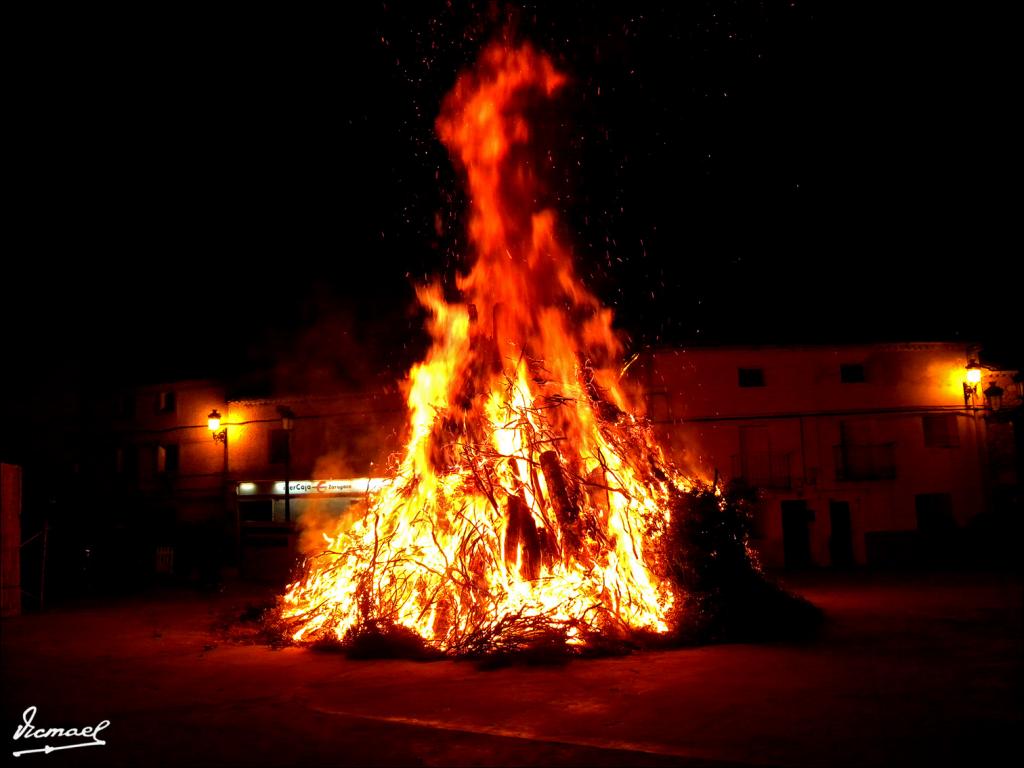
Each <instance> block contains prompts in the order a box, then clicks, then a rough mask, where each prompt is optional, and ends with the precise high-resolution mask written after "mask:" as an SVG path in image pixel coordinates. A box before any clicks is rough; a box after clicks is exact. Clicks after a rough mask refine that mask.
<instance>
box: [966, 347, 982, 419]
mask: <svg viewBox="0 0 1024 768" xmlns="http://www.w3.org/2000/svg"><path fill="white" fill-rule="evenodd" d="M980 382H981V365H979V364H978V361H977V360H975V359H974V358H973V357H972V358H971V359H970V360H969V361H968V362H967V375H966V378H965V381H964V407H965V408H966V407H967V406H969V405H970V404H971V402H972V401H973V399H974V398H975V397H976V396H977V394H978V384H979V383H980Z"/></svg>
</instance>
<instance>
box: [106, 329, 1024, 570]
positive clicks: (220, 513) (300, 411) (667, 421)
mask: <svg viewBox="0 0 1024 768" xmlns="http://www.w3.org/2000/svg"><path fill="white" fill-rule="evenodd" d="M974 356H975V352H974V350H972V349H969V348H968V347H966V346H964V345H955V344H873V345H863V346H842V347H836V346H830V347H824V346H821V347H716V348H696V349H686V350H683V349H656V350H650V351H648V352H645V353H643V354H642V355H640V356H639V357H638V358H637V359H636V360H635V361H634V362H633V364H632V365H631V366H630V367H629V369H628V376H627V381H628V382H630V384H631V385H632V386H633V387H634V388H635V394H636V396H637V398H638V400H639V401H642V402H643V403H645V404H646V412H647V416H648V418H649V419H650V420H651V421H652V423H653V425H654V428H655V430H656V432H657V433H658V436H659V438H660V440H661V442H662V444H663V445H664V446H665V448H666V450H667V452H668V453H669V455H670V456H671V457H672V458H673V459H674V460H675V461H676V462H677V463H678V464H679V465H680V466H681V467H682V468H683V469H684V470H685V471H686V472H689V473H691V474H693V475H697V476H700V477H702V478H704V479H706V480H707V481H708V482H718V483H720V484H724V483H726V482H730V481H734V480H738V481H742V483H743V484H744V485H745V486H747V487H749V488H750V489H752V491H753V492H754V493H755V494H756V498H757V499H758V501H757V503H756V505H755V514H754V520H753V543H754V545H755V547H756V548H757V550H758V552H759V554H760V557H761V559H762V561H763V562H764V563H765V564H766V565H768V566H786V567H804V566H852V565H857V564H892V563H908V564H909V563H914V562H919V561H920V560H921V557H922V554H923V553H926V552H925V550H927V549H928V548H929V547H931V548H932V549H934V548H935V547H939V548H940V549H941V547H947V548H948V547H953V548H956V547H958V546H960V544H958V541H959V540H960V539H961V538H962V534H964V532H969V531H971V530H973V529H975V528H977V527H978V526H979V524H980V523H983V522H984V521H985V520H987V519H991V518H992V515H993V514H994V513H999V514H1003V515H1004V516H1005V515H1007V514H1018V515H1019V496H1016V495H1015V494H1017V493H1018V490H1017V489H1018V488H1019V485H1018V479H1019V456H1020V454H1021V451H1020V450H1019V445H1020V434H1019V432H1015V431H1014V421H1013V418H1019V415H1020V413H1021V397H1020V382H1019V377H1018V378H1017V379H1016V380H1015V379H1014V378H1013V374H1014V372H1012V371H1004V370H995V369H992V368H984V367H981V366H977V367H976V368H975V367H974V366H975V364H974V363H973V362H972V360H973V358H974ZM969 366H970V367H971V368H974V370H976V374H975V376H977V377H979V378H980V380H979V381H977V382H976V383H975V382H968V384H969V387H967V388H965V381H967V379H968V377H969V375H970V374H969ZM998 390H1002V396H1001V402H995V400H994V399H993V395H994V394H995V393H996V392H997V391H998ZM986 393H987V394H986ZM103 402H104V405H103V407H102V408H100V410H99V412H98V413H97V414H96V415H95V418H94V424H96V425H98V426H97V427H96V429H95V430H94V431H93V434H95V435H100V437H99V438H96V439H94V440H93V443H94V447H95V450H94V451H93V453H94V454H95V455H94V456H93V457H92V466H93V468H94V470H95V472H94V475H95V477H96V478H97V479H96V481H95V483H94V489H95V490H94V491H93V493H92V495H93V497H94V499H96V500H97V502H96V504H95V506H97V507H98V508H100V509H102V512H101V513H100V514H101V515H104V516H106V517H107V518H108V519H111V520H113V521H114V525H113V526H112V527H111V530H112V531H114V534H113V536H112V538H110V540H109V544H108V550H110V551H114V552H135V553H137V558H138V562H136V563H132V564H126V563H121V564H119V565H118V566H117V567H118V568H120V569H122V570H125V569H130V568H134V569H136V570H139V569H143V570H145V569H149V570H150V571H156V572H157V573H165V574H173V575H175V576H176V577H181V578H185V579H188V580H191V581H196V580H198V581H214V580H216V578H218V576H219V575H220V574H222V573H223V572H224V571H225V569H228V570H235V569H237V571H238V572H239V573H240V574H241V575H242V576H243V577H245V578H252V579H272V580H275V581H282V580H284V579H286V578H287V575H288V573H289V570H290V568H291V567H292V566H293V564H294V563H295V560H296V553H297V552H298V551H299V550H300V549H301V544H302V542H301V541H300V536H301V535H303V534H302V531H303V530H306V529H310V530H314V531H315V530H318V529H319V528H320V527H321V526H303V525H301V524H300V523H301V521H302V520H303V519H304V518H305V519H306V521H307V522H309V521H310V519H311V517H312V519H316V520H317V521H320V522H327V523H330V522H331V521H334V520H340V519H342V518H343V517H344V516H345V515H346V513H347V512H348V510H349V508H350V507H351V505H352V504H353V503H355V502H357V501H358V500H360V499H362V498H364V497H365V494H366V491H367V490H368V489H369V488H371V487H372V484H373V482H374V479H375V478H379V477H381V476H386V475H387V465H388V461H389V456H391V455H392V454H393V452H394V451H396V450H397V449H398V448H399V446H400V445H401V443H402V440H403V437H404V435H403V434H402V430H403V428H404V426H405V407H404V403H403V398H402V396H401V394H400V392H399V391H398V390H397V388H391V389H381V390H378V391H362V392H335V393H330V394H322V395H310V394H296V395H289V396H284V395H282V396H275V397H267V398H256V399H253V398H250V399H246V398H238V397H231V396H229V395H228V394H227V390H226V389H225V386H224V385H223V384H220V383H218V382H213V381H200V380H196V381H179V382H174V383H169V384H164V385H154V386H149V387H143V388H140V389H135V390H132V391H126V392H121V393H114V394H112V395H110V396H109V397H107V398H106V399H105V400H104V401H103ZM1011 417H1013V418H1011ZM1015 505H1016V506H1015Z"/></svg>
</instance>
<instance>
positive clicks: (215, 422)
mask: <svg viewBox="0 0 1024 768" xmlns="http://www.w3.org/2000/svg"><path fill="white" fill-rule="evenodd" d="M206 426H207V427H209V429H210V436H211V437H213V439H214V440H215V441H217V442H218V443H225V442H226V441H227V439H228V429H227V427H224V428H223V429H221V426H220V412H219V411H218V410H217V409H216V408H214V409H213V410H212V411H210V413H209V414H207V416H206Z"/></svg>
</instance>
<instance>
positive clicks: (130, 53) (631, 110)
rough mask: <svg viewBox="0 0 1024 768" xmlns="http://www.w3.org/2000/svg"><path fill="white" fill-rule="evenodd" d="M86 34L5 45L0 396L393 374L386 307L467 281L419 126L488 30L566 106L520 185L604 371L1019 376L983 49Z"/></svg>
mask: <svg viewBox="0 0 1024 768" xmlns="http://www.w3.org/2000/svg"><path fill="white" fill-rule="evenodd" d="M87 13H88V14H89V15H88V16H77V17H72V16H62V17H56V16H52V17H48V18H45V19H35V20H33V21H32V22H27V23H26V24H25V26H24V28H23V30H22V35H21V36H22V38H23V40H24V41H26V43H27V44H26V45H25V46H24V51H25V53H24V56H23V58H21V59H20V61H19V62H18V66H17V71H16V74H15V79H16V80H17V84H18V91H19V95H20V96H22V97H23V98H24V102H25V108H24V109H23V110H21V111H20V114H19V115H18V118H19V120H20V122H21V123H22V124H23V125H24V127H25V129H26V142H25V151H24V153H23V157H22V160H23V161H25V165H26V168H27V170H28V173H27V174H26V175H25V177H24V179H22V180H21V181H20V182H19V186H18V190H17V191H18V193H19V194H18V195H17V197H18V200H17V203H16V208H15V211H14V213H15V214H16V220H18V221H20V223H21V224H22V226H26V230H25V231H26V236H25V237H24V238H21V237H19V238H17V240H16V241H15V242H13V243H9V247H8V252H7V259H6V262H7V263H6V265H5V271H7V272H8V277H10V278H11V279H10V282H9V283H8V286H7V290H5V305H4V314H5V319H4V327H5V333H6V335H8V336H10V335H11V334H12V333H13V335H14V337H15V339H14V343H15V351H14V352H13V353H12V354H13V358H8V359H9V360H10V359H16V360H17V361H18V366H17V369H18V370H19V371H22V372H25V373H26V374H27V375H26V377H25V379H24V380H23V381H28V382H38V381H57V382H60V384H61V386H74V382H77V381H83V380H90V381H93V382H95V383H99V384H101V385H102V384H103V383H104V382H110V383H114V384H125V383H132V382H137V381H138V382H142V381H153V380H159V379H167V378H178V377H189V376H209V375H224V374H227V375H235V374H238V373H243V372H245V371H246V370H247V369H249V368H260V367H264V368H266V367H274V368H276V369H277V370H278V373H279V375H283V376H284V378H285V384H284V385H283V387H285V388H287V387H289V386H291V387H293V388H295V389H302V388H303V387H304V386H307V385H308V384H309V382H308V381H305V379H306V378H310V377H313V375H314V373H313V372H316V371H323V372H325V373H324V377H325V378H326V379H330V378H331V377H335V378H337V379H339V380H342V381H343V383H351V384H353V385H357V384H359V383H360V382H361V381H362V380H365V379H366V378H367V377H370V378H372V377H373V376H375V375H380V374H381V372H383V376H384V377H385V378H386V377H388V376H390V377H391V378H395V377H397V376H399V375H401V373H402V372H403V371H404V370H405V368H406V366H407V365H408V364H409V362H411V361H412V360H414V359H415V358H416V355H417V354H418V352H419V350H420V349H421V346H422V337H421V335H420V333H419V327H420V322H421V319H422V318H421V317H420V316H419V315H418V314H417V312H416V311H415V309H414V308H413V298H412V297H413V291H412V286H413V285H414V284H416V283H417V282H422V281H424V280H425V279H427V278H429V277H431V276H433V275H437V274H442V273H447V274H451V271H452V269H453V268H455V267H456V266H457V265H458V264H460V263H464V258H465V255H466V254H465V250H464V241H463V236H462V225H463V222H464V217H463V205H464V200H463V198H462V192H461V190H460V188H459V184H458V178H457V175H456V173H455V171H454V169H453V168H452V166H451V164H450V163H449V161H448V158H447V156H446V153H445V151H444V149H443V148H442V147H441V145H440V143H439V142H438V141H437V139H436V138H435V136H434V132H433V122H434V119H435V117H436V115H437V112H438V108H439V105H440V101H441V98H442V97H443V95H444V93H445V92H446V91H447V90H448V88H449V87H450V86H451V85H452V83H453V82H454V80H455V77H456V74H457V73H458V72H459V71H460V70H461V69H463V68H465V67H467V66H469V65H470V64H471V63H472V62H473V60H474V58H475V56H476V53H477V52H478V51H479V49H480V48H481V46H482V45H483V44H484V43H485V42H486V41H488V40H490V39H491V38H493V37H494V36H495V35H497V34H500V33H501V31H502V30H503V29H511V30H513V33H514V34H515V36H517V37H518V38H519V39H525V40H530V41H532V42H533V43H534V44H535V45H536V46H538V47H539V48H541V49H543V50H545V51H547V52H549V53H550V54H551V55H552V57H553V58H554V59H555V61H556V62H557V64H558V66H559V67H560V68H561V69H562V70H563V71H565V72H566V73H568V74H569V75H570V77H571V82H570V84H569V86H568V88H566V89H565V93H564V94H563V96H562V99H561V101H560V102H559V104H558V109H559V112H558V114H559V115H560V118H559V121H558V122H557V124H554V123H553V124H552V125H551V126H549V129H550V130H548V131H547V135H548V136H549V138H550V140H551V141H552V142H554V144H555V146H553V147H552V149H553V152H554V156H555V158H556V162H557V166H558V172H557V174H556V175H555V176H554V177H553V178H552V179H550V180H549V182H550V184H551V185H552V187H553V189H554V190H555V191H556V194H557V198H558V200H559V203H560V206H561V211H560V214H561V216H562V220H563V223H564V225H565V227H566V234H567V237H568V238H569V239H570V241H571V242H572V243H573V245H574V248H575V252H576V254H577V258H578V262H579V265H580V269H579V271H580V273H581V274H582V275H584V276H585V277H586V279H587V281H588V282H589V284H590V285H591V287H592V288H593V289H594V290H595V291H596V292H597V293H598V294H599V295H600V296H601V297H602V298H603V299H604V300H605V301H606V302H607V303H608V304H610V305H612V306H613V307H615V308H616V311H617V317H618V324H619V326H620V327H621V328H622V329H623V331H624V332H625V333H627V334H628V335H629V338H630V340H631V342H630V343H631V346H632V347H633V348H638V347H640V346H642V345H645V344H660V343H677V344H693V343H704V342H712V343H713V342H734V343H775V342H804V341H807V342H834V341H860V340H876V339H877V340H889V339H897V340H898V339H905V340H932V339H934V340H968V339H977V340H980V341H982V342H985V343H987V344H988V345H989V346H990V348H991V349H992V350H993V351H996V350H998V351H1001V352H1003V353H1004V354H1005V353H1006V352H1007V351H1009V352H1010V353H1011V354H1012V353H1014V352H1019V349H1017V348H1016V347H1015V345H1014V342H1013V339H1012V337H1013V336H1014V335H1015V334H1016V331H1017V329H1016V324H1018V320H1019V308H1017V307H1015V305H1014V300H1015V297H1014V293H1013V291H1012V288H1011V281H1010V280H1009V279H1008V270H1009V269H1010V268H1011V265H1012V260H1013V258H1014V255H1013V254H1014V253H1015V252H1019V250H1020V248H1019V238H1017V237H1016V236H1014V237H1013V238H1012V239H1011V238H1010V233H1009V221H1010V215H1011V208H1010V205H1011V200H1010V198H1009V197H1006V196H1004V194H1003V189H1002V183H1001V182H1000V179H1001V178H1002V177H1003V176H1004V175H1006V174H1008V173H1009V171H1008V170H1006V169H1007V168H1008V165H1007V162H1008V154H1007V150H1006V148H1007V147H1008V146H1009V136H1010V130H1011V129H1010V123H1009V121H1008V119H1007V116H1008V114H1009V110H1010V103H1009V102H1010V98H1009V94H1010V90H1007V89H1006V88H1005V82H1006V80H1008V74H1006V73H1007V72H1008V70H1007V69H1006V68H1005V67H1004V59H1008V57H1009V54H1008V49H1007V48H1005V47H1003V46H1001V44H1000V42H999V40H997V39H996V38H995V37H994V34H995V30H996V29H997V28H998V27H999V26H1000V25H999V24H998V21H997V20H995V19H989V18H982V17H971V18H967V17H964V16H959V15H954V14H948V15H942V16H941V17H940V16H937V15H936V16H924V15H917V14H916V13H915V14H911V13H909V12H907V13H905V14H904V15H903V16H898V15H897V16H893V15H892V13H891V11H889V10H878V12H877V15H875V16H869V12H868V11H866V10H861V11H860V12H859V15H858V16H857V17H856V18H852V17H851V18H843V17H839V16H831V15H830V16H829V17H827V18H826V17H825V16H823V15H821V14H820V13H819V6H818V5H816V4H813V3H808V2H803V1H802V0H796V1H795V2H767V1H766V2H760V3H742V2H732V3H725V2H718V3H716V2H688V3H679V4H675V3H673V4H664V3H659V4H653V5H650V6H647V7H641V6H638V5H637V4H635V3H620V4H616V5H612V4H605V3H586V2H569V3H557V4H555V3H551V4H545V5H543V6H540V7H534V6H532V5H528V4H519V5H508V6H501V5H498V4H491V3H473V4H460V5H459V6H458V7H457V8H451V7H449V6H448V5H447V4H443V3H415V4H409V7H402V6H399V5H392V4H390V3H388V4H386V5H380V4H375V3H368V4H366V7H364V8H363V9H362V10H361V11H360V12H359V13H350V12H349V11H348V10H347V9H346V10H345V12H344V13H343V14H342V13H340V12H336V13H334V14H332V15H330V16H327V17H312V16H309V17H307V16H304V15H300V14H295V15H289V16H287V17H284V16H278V15H276V14H270V15H256V12H254V11H250V10H248V9H246V10H245V11H239V12H238V13H237V15H228V14H226V13H221V14H220V15H207V14H203V15H197V16H172V15H167V16H162V15H157V14H155V13H153V14H151V15H146V16H139V17H128V18H126V17H124V16H120V15H119V16H110V17H106V18H104V17H97V16H96V15H95V11H93V10H91V9H90V10H89V11H87ZM931 13H933V14H934V13H936V12H934V11H932V12H931ZM168 14H170V11H168ZM11 286H17V287H15V288H14V290H13V294H14V296H13V297H12V295H11V294H12V291H11ZM5 367H6V366H5ZM18 378H20V377H18ZM9 383H10V382H8V385H9ZM33 386H34V384H33Z"/></svg>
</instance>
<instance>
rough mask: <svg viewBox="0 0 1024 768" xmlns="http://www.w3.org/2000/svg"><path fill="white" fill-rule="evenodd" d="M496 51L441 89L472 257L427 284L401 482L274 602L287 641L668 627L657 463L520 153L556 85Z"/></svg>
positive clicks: (461, 646)
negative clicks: (465, 201)
mask: <svg viewBox="0 0 1024 768" xmlns="http://www.w3.org/2000/svg"><path fill="white" fill-rule="evenodd" d="M563 82H564V78H563V77H562V76H561V75H560V74H558V73H557V72H556V71H555V69H554V67H553V66H552V65H551V62H550V61H549V60H548V59H547V58H546V57H544V56H541V55H540V54H538V53H536V52H534V51H533V50H532V49H530V48H529V47H523V48H517V49H512V48H508V47H504V46H492V47H491V48H489V49H487V51H485V53H484V54H483V56H482V57H481V60H480V62H479V64H478V66H477V68H476V69H475V70H474V71H472V72H470V73H467V74H464V75H462V76H461V77H460V78H459V80H458V82H457V83H456V86H455V88H454V89H453V91H452V92H451V94H449V96H448V98H447V99H446V101H445V105H444V108H443V111H442V115H441V117H440V118H439V119H438V133H439V135H440V136H441V138H442V140H443V141H444V142H445V143H446V144H447V146H448V148H449V150H450V151H451V153H452V155H453V157H454V158H455V160H456V162H457V163H459V164H460V165H461V166H462V169H463V171H464V172H465V175H466V179H467V182H468V185H469V193H470V194H469V198H470V200H471V201H472V204H471V205H472V207H471V211H470V213H471V216H470V243H471V245H472V247H473V253H474V256H475V259H474V261H473V267H472V269H471V270H470V271H469V273H468V274H466V275H464V276H460V277H459V279H458V289H459V298H458V300H456V301H451V300H446V299H445V296H444V295H443V292H442V291H441V289H440V288H439V287H437V286H432V287H427V288H423V289H421V290H420V292H419V298H420V301H421V302H422V303H423V305H424V306H425V307H426V308H427V309H428V310H429V312H430V315H431V321H430V323H429V330H430V333H431V335H432V338H433V343H432V346H431V348H430V350H429V352H428V353H427V355H426V357H425V359H424V360H423V361H422V362H421V363H419V364H417V365H416V366H414V367H413V369H412V370H411V371H410V374H409V378H408V381H407V383H406V397H407V405H408V411H409V429H408V435H409V436H408V441H407V443H406V446H405V450H404V452H403V454H402V456H401V457H399V459H398V461H397V465H396V471H395V476H394V479H393V480H392V481H391V482H390V483H388V484H387V485H385V486H383V487H381V488H379V489H378V490H376V491H375V492H373V493H371V494H370V495H369V498H368V503H367V507H366V514H365V516H364V517H362V519H360V520H359V521H358V522H357V523H356V524H355V525H353V526H352V527H351V528H350V529H349V530H345V531H329V532H325V534H324V542H325V550H324V551H323V552H321V553H317V554H315V555H314V556H312V557H310V559H309V560H308V562H307V569H306V573H305V574H304V576H303V577H302V578H301V579H300V580H299V581H298V582H296V583H295V584H293V585H291V586H290V588H289V590H288V592H287V594H286V595H285V598H284V609H283V611H282V614H281V615H282V618H283V619H284V620H285V622H286V623H287V624H289V625H290V626H291V627H292V632H293V637H294V639H295V640H299V641H308V640H314V639H318V638H334V639H337V640H341V641H344V640H346V639H348V638H350V637H351V634H352V633H353V632H357V631H359V630H362V629H366V628H367V627H378V628H379V627H401V628H404V630H406V631H409V632H412V633H415V635H417V636H418V637H419V638H422V640H423V641H424V642H426V643H427V644H429V645H430V646H432V647H433V648H436V649H438V650H440V651H443V652H448V653H457V654H472V653H484V652H487V651H491V650H500V649H505V648H515V647H518V646H521V645H522V644H525V643H529V642H531V641H532V640H535V639H537V638H541V637H545V636H547V637H551V636H555V637H559V638H562V640H563V641H564V642H566V643H570V644H585V643H588V642H590V641H591V640H593V639H594V638H595V637H597V636H602V637H609V636H610V637H623V636H628V635H629V634H631V633H633V632H636V631H650V632H664V631H666V630H667V629H668V626H669V622H670V620H671V615H672V609H673V606H674V604H675V602H676V596H675V595H674V594H673V590H672V586H671V582H670V579H669V577H668V570H669V568H668V566H667V559H668V558H667V555H666V552H665V551H664V550H665V539H666V535H665V534H666V531H667V528H668V524H669V512H668V510H669V509H671V507H672V505H671V503H670V498H669V497H670V494H671V493H672V492H673V488H685V487H686V486H687V485H688V484H687V481H686V480H685V479H684V478H682V477H680V476H679V475H678V474H677V473H676V472H675V470H674V469H672V467H671V466H669V465H668V464H667V463H666V462H665V460H664V458H663V456H662V453H661V451H660V449H659V448H658V447H657V445H656V443H655V442H654V440H653V437H652V435H651V433H650V430H649V428H648V427H647V426H646V424H645V423H644V422H642V421H640V420H638V419H636V418H634V417H633V416H632V415H630V414H629V413H628V412H627V408H626V401H625V398H624V397H623V394H622V392H621V391H620V390H619V387H618V367H617V365H618V357H619V354H620V352H621V349H620V345H619V342H618V339H617V337H616V335H615V333H614V332H613V330H612V327H611V313H610V312H609V311H608V310H606V309H605V308H603V307H602V306H601V305H600V303H599V302H598V301H597V299H596V298H595V297H594V296H593V295H592V294H590V293H589V291H587V289H586V288H585V286H583V284H582V283H581V282H580V281H579V280H578V279H577V278H576V276H575V272H574V269H573V262H572V257H571V253H570V252H569V250H568V249H567V248H565V247H564V246H563V245H562V244H561V243H560V242H559V241H558V239H557V237H556V234H555V233H556V231H557V222H556V220H555V216H554V213H553V212H552V211H550V210H547V209H545V208H543V206H542V205H541V203H539V202H538V201H540V200H542V199H543V194H542V192H541V189H540V186H539V184H538V182H537V180H536V179H535V178H534V176H533V174H532V172H531V171H530V168H532V167H536V165H535V164H533V163H530V162H528V158H529V153H530V151H531V149H532V148H531V146H530V144H529V138H530V136H531V131H530V126H529V125H528V123H527V120H526V117H525V115H526V113H527V111H528V110H527V107H528V106H529V105H531V104H533V103H534V102H536V101H537V100H538V99H541V100H543V99H548V98H550V97H551V96H552V95H554V94H555V92H556V91H557V89H558V88H559V87H560V86H561V85H562V84H563Z"/></svg>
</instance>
